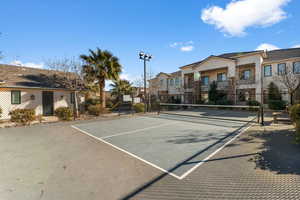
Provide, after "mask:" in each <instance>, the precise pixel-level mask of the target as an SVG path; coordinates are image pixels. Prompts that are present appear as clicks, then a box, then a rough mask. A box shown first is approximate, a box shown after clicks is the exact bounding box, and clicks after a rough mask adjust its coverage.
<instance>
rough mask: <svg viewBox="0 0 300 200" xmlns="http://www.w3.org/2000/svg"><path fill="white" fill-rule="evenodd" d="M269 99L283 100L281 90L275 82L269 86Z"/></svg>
mask: <svg viewBox="0 0 300 200" xmlns="http://www.w3.org/2000/svg"><path fill="white" fill-rule="evenodd" d="M268 100H281V94H280V90H279V88H278V86H277V85H276V84H275V83H273V82H271V83H270V84H269V86H268Z"/></svg>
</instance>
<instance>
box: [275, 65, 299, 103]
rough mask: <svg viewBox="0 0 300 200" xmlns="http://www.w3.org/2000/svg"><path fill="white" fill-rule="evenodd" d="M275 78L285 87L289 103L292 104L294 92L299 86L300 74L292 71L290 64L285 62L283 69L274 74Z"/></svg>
mask: <svg viewBox="0 0 300 200" xmlns="http://www.w3.org/2000/svg"><path fill="white" fill-rule="evenodd" d="M275 80H278V81H279V82H281V83H282V84H283V85H284V86H285V87H286V89H287V92H288V94H289V95H290V103H291V104H293V97H294V94H295V93H296V91H297V90H298V89H299V87H300V75H299V74H297V73H295V72H294V70H293V66H292V65H290V64H287V65H286V68H285V71H283V72H280V73H278V74H277V75H276V76H275Z"/></svg>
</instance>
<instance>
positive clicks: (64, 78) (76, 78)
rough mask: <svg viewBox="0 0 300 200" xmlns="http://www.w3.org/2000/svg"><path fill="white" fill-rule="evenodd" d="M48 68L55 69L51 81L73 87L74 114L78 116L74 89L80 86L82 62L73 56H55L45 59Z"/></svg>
mask: <svg viewBox="0 0 300 200" xmlns="http://www.w3.org/2000/svg"><path fill="white" fill-rule="evenodd" d="M45 66H46V68H48V69H51V70H53V71H56V73H55V76H53V81H57V82H59V83H60V84H63V85H64V86H65V87H67V88H69V89H74V90H75V92H74V100H75V104H74V114H75V116H78V114H79V112H78V95H77V92H76V90H77V89H78V88H81V87H82V83H83V81H82V74H81V71H82V62H81V61H80V60H79V59H76V58H75V57H71V58H66V57H65V58H55V59H48V60H46V61H45Z"/></svg>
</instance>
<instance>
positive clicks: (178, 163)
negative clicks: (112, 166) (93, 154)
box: [72, 107, 257, 179]
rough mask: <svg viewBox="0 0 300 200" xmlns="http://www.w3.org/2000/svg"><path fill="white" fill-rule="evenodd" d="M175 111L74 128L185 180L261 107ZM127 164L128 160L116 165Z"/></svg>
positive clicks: (240, 131)
mask: <svg viewBox="0 0 300 200" xmlns="http://www.w3.org/2000/svg"><path fill="white" fill-rule="evenodd" d="M172 112H175V113H167V112H166V110H165V111H164V112H162V111H161V112H160V114H159V115H142V116H134V117H128V118H120V119H114V120H108V121H98V122H90V123H85V124H77V125H74V126H72V127H73V128H75V129H77V130H78V131H80V132H81V133H83V134H87V135H89V136H91V137H93V138H95V139H97V140H100V141H101V142H104V143H106V144H107V145H110V146H111V147H112V148H115V149H118V150H120V151H122V152H123V153H126V154H129V155H130V156H133V157H135V158H136V159H139V160H141V161H143V162H145V163H147V164H149V165H151V166H152V167H155V168H157V169H159V170H161V171H163V172H166V173H169V174H170V175H172V176H174V177H176V178H178V179H183V178H185V177H186V176H188V175H189V174H190V173H192V171H193V170H195V169H196V168H198V167H199V166H201V165H202V164H203V163H205V161H206V160H208V159H209V158H210V157H211V156H213V155H214V154H216V153H217V152H218V151H220V150H221V149H222V148H223V147H224V146H225V145H226V144H228V143H230V142H231V141H232V140H234V139H235V138H236V137H237V136H238V135H239V134H241V133H242V132H243V131H244V130H245V129H247V128H248V127H249V126H250V125H251V123H254V122H256V118H257V115H256V113H255V112H245V111H240V110H239V111H237V112H236V111H232V110H227V109H225V110H224V109H223V110H220V109H211V108H208V109H207V110H206V109H203V108H200V110H199V109H198V108H197V109H195V108H193V109H188V108H186V107H184V109H183V110H182V109H181V108H180V109H176V111H175V110H174V108H173V109H172ZM226 115H231V116H232V118H231V119H230V118H228V117H227V116H226ZM208 116H209V117H208ZM217 116H219V117H220V118H217ZM222 116H223V118H221V117H222ZM112 159H113V158H112ZM121 166H122V163H120V166H116V167H121Z"/></svg>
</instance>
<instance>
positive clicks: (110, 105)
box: [106, 100, 114, 108]
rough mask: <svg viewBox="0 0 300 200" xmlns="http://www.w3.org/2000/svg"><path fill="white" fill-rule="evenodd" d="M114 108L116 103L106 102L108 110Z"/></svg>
mask: <svg viewBox="0 0 300 200" xmlns="http://www.w3.org/2000/svg"><path fill="white" fill-rule="evenodd" d="M113 106H114V103H113V102H112V100H107V101H106V107H107V108H112V107H113Z"/></svg>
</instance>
